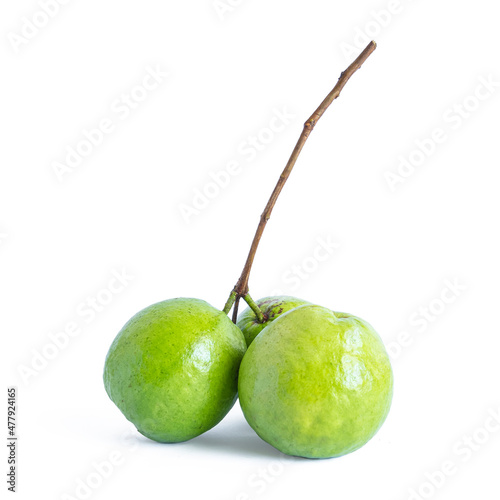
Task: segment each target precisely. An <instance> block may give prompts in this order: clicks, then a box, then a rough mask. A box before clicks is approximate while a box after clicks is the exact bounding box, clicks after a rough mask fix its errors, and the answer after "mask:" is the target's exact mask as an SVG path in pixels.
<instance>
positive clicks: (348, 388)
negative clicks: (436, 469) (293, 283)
mask: <svg viewBox="0 0 500 500" xmlns="http://www.w3.org/2000/svg"><path fill="white" fill-rule="evenodd" d="M392 391H393V374H392V369H391V364H390V361H389V358H388V355H387V352H386V350H385V348H384V345H383V343H382V341H381V339H380V337H379V336H378V334H377V333H376V332H375V330H374V329H373V328H372V327H371V326H370V325H369V324H368V323H366V322H365V321H363V320H362V319H360V318H357V317H355V316H351V315H349V314H344V313H334V312H332V311H330V310H329V309H326V308H324V307H321V306H316V305H303V306H299V307H297V308H295V309H292V310H291V311H289V312H287V313H285V314H283V315H281V316H280V317H279V318H278V319H276V320H275V321H274V322H273V323H271V324H270V325H269V326H267V327H266V328H265V329H264V330H262V332H261V333H260V334H259V335H258V336H257V337H256V338H255V340H254V341H253V342H252V344H251V345H250V347H249V348H248V351H247V352H246V354H245V356H244V358H243V361H242V363H241V367H240V375H239V397H240V403H241V408H242V410H243V413H244V415H245V418H246V419H247V421H248V423H249V424H250V426H251V427H252V428H253V429H254V430H255V431H256V432H257V434H258V435H259V436H260V437H261V438H262V439H264V440H265V441H267V442H268V443H269V444H271V445H272V446H274V447H275V448H277V449H278V450H280V451H281V452H283V453H286V454H288V455H296V456H301V457H308V458H329V457H338V456H341V455H345V454H347V453H350V452H352V451H355V450H357V449H358V448H360V447H361V446H363V445H364V444H365V443H367V442H368V441H369V440H370V439H371V438H372V437H373V436H374V435H375V433H376V432H377V430H378V429H379V428H380V426H381V425H382V423H383V422H384V420H385V418H386V416H387V414H388V412H389V408H390V405H391V400H392Z"/></svg>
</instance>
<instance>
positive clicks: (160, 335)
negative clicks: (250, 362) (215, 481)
mask: <svg viewBox="0 0 500 500" xmlns="http://www.w3.org/2000/svg"><path fill="white" fill-rule="evenodd" d="M245 350H246V345H245V339H244V337H243V334H242V333H241V331H240V330H239V328H237V327H236V325H234V324H233V323H232V322H231V320H230V319H229V318H228V317H227V316H226V315H225V314H224V313H223V312H222V311H219V310H218V309H215V308H214V307H212V306H211V305H210V304H208V303H207V302H205V301H203V300H198V299H186V298H179V299H171V300H165V301H163V302H159V303H157V304H153V305H151V306H149V307H147V308H146V309H143V310H142V311H140V312H139V313H137V314H136V315H135V316H134V317H133V318H132V319H131V320H130V321H129V322H128V323H127V324H126V325H125V326H124V327H123V328H122V330H121V331H120V333H119V334H118V335H117V337H116V338H115V340H114V341H113V343H112V345H111V347H110V349H109V352H108V355H107V357H106V362H105V366H104V385H105V387H106V392H107V393H108V395H109V397H110V398H111V399H112V400H113V402H114V403H115V404H116V406H118V408H119V409H120V410H121V411H122V413H123V414H124V415H125V417H126V418H127V419H128V420H130V421H131V422H132V423H133V424H134V425H135V426H136V427H137V430H138V431H139V432H140V433H142V434H144V435H145V436H147V437H148V438H150V439H154V440H155V441H161V442H178V441H186V440H188V439H191V438H193V437H195V436H198V435H200V434H202V433H203V432H205V431H207V430H208V429H210V428H212V427H213V426H214V425H216V424H217V423H218V422H219V421H220V420H222V418H223V417H224V416H225V415H226V413H227V412H228V411H229V410H230V409H231V407H232V406H233V404H234V402H235V401H236V398H237V384H238V382H237V378H238V368H239V366H240V362H241V359H242V357H243V354H244V353H245Z"/></svg>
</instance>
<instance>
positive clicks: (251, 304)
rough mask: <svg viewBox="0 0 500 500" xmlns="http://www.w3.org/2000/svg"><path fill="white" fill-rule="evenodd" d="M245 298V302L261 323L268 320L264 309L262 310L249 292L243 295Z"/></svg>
mask: <svg viewBox="0 0 500 500" xmlns="http://www.w3.org/2000/svg"><path fill="white" fill-rule="evenodd" d="M243 298H244V299H245V302H246V303H247V304H248V305H249V307H250V309H251V310H252V311H253V312H254V314H255V316H256V317H257V320H258V322H259V323H264V321H266V318H265V316H264V314H263V313H262V311H261V310H260V308H259V306H258V305H257V304H256V303H255V302H254V300H253V299H252V297H250V295H249V294H248V293H247V294H246V295H244V296H243Z"/></svg>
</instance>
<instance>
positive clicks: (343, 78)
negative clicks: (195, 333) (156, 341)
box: [231, 41, 377, 322]
mask: <svg viewBox="0 0 500 500" xmlns="http://www.w3.org/2000/svg"><path fill="white" fill-rule="evenodd" d="M376 47H377V44H376V43H375V42H373V41H372V42H370V43H369V44H368V45H367V46H366V48H365V49H364V50H363V52H361V54H360V55H359V56H358V57H357V58H356V60H355V61H354V62H353V63H352V64H351V65H350V66H349V67H348V68H347V69H346V70H345V71H343V72H342V73H341V74H340V77H339V79H338V81H337V84H336V85H335V87H333V89H332V91H331V92H330V93H329V94H328V95H327V96H326V97H325V99H324V100H323V102H322V103H321V104H320V105H319V106H318V109H316V111H315V112H314V113H313V114H312V115H311V117H310V118H309V119H308V120H307V121H306V122H305V123H304V129H303V130H302V133H301V134H300V137H299V140H298V141H297V144H296V145H295V148H294V150H293V151H292V154H291V156H290V159H289V160H288V163H287V164H286V166H285V169H284V170H283V172H282V173H281V175H280V178H279V180H278V183H277V184H276V187H275V188H274V191H273V192H272V194H271V197H270V198H269V201H268V202H267V205H266V208H265V209H264V211H263V212H262V215H261V216H260V222H259V225H258V226H257V231H256V232H255V236H254V238H253V242H252V246H251V247H250V251H249V253H248V257H247V260H246V262H245V266H244V267H243V271H242V272H241V276H240V278H239V279H238V281H237V282H236V285H235V286H234V288H233V291H232V292H231V293H234V294H236V299H235V303H234V311H233V321H234V322H236V316H237V315H238V302H239V300H240V298H241V297H244V296H245V295H246V294H247V293H248V279H249V276H250V271H251V269H252V264H253V260H254V258H255V253H256V252H257V247H258V246H259V242H260V239H261V237H262V233H263V232H264V228H265V227H266V224H267V221H268V220H269V219H270V217H271V213H272V211H273V208H274V205H275V203H276V200H277V199H278V196H279V195H280V193H281V190H282V189H283V186H284V185H285V182H286V181H287V179H288V177H289V175H290V172H291V171H292V168H293V166H294V165H295V162H296V161H297V158H298V157H299V155H300V152H301V151H302V148H303V147H304V144H305V142H306V141H307V138H308V137H309V135H310V133H311V132H312V130H313V129H314V126H315V125H316V123H318V120H319V119H320V118H321V117H322V116H323V113H324V112H325V111H326V110H327V109H328V107H329V106H330V104H331V103H332V102H333V101H334V100H335V99H336V98H337V97H338V96H339V94H340V92H341V90H342V89H343V88H344V85H345V84H346V83H347V81H348V80H349V78H351V76H352V75H353V74H354V73H355V72H356V71H357V70H358V69H359V68H361V65H362V64H363V63H364V62H365V61H366V59H368V57H369V56H370V54H371V53H372V52H373V51H374V50H375V49H376Z"/></svg>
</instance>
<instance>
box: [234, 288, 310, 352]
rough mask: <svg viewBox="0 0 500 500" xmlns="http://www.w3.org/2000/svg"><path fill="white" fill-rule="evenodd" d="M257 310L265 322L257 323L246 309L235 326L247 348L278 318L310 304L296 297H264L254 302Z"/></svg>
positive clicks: (254, 317) (250, 311) (251, 313)
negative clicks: (243, 337) (257, 307)
mask: <svg viewBox="0 0 500 500" xmlns="http://www.w3.org/2000/svg"><path fill="white" fill-rule="evenodd" d="M256 304H257V305H258V306H259V309H260V310H261V311H262V313H263V314H264V317H265V318H266V321H265V322H264V323H259V321H258V320H257V316H255V313H254V312H253V311H252V310H251V309H250V308H249V307H247V308H246V309H245V310H244V311H243V312H242V313H241V314H240V315H239V316H238V320H237V322H236V324H237V325H238V327H239V328H240V330H241V331H242V332H243V335H244V336H245V340H246V341H247V346H249V345H250V344H251V343H252V341H253V339H254V338H255V337H257V335H258V334H259V333H260V332H261V331H262V330H263V329H264V328H265V327H266V326H267V325H269V324H270V323H272V322H273V321H274V320H275V319H276V318H277V317H278V316H280V315H281V314H284V313H286V312H288V311H290V310H292V309H294V308H295V307H297V306H302V305H304V304H310V302H307V301H306V300H302V299H298V298H297V297H290V296H289V295H277V296H275V297H264V298H262V299H259V300H257V301H256Z"/></svg>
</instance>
